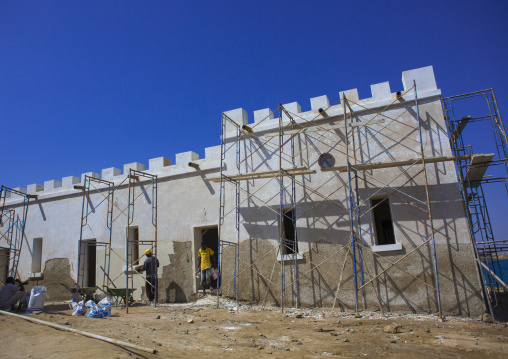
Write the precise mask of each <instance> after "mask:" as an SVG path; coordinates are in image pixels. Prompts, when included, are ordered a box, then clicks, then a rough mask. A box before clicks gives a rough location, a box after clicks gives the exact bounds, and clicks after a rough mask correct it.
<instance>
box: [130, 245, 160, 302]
mask: <svg viewBox="0 0 508 359" xmlns="http://www.w3.org/2000/svg"><path fill="white" fill-rule="evenodd" d="M145 256H146V259H145V262H144V263H143V264H142V265H139V266H137V267H136V268H135V269H136V270H137V271H139V272H146V280H145V282H146V283H145V289H146V296H147V297H148V301H150V302H153V301H155V298H156V296H157V293H156V290H155V289H156V286H157V268H159V260H158V259H156V258H155V257H153V256H152V250H151V249H147V250H145Z"/></svg>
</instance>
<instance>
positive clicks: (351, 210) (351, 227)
mask: <svg viewBox="0 0 508 359" xmlns="http://www.w3.org/2000/svg"><path fill="white" fill-rule="evenodd" d="M341 101H342V105H343V110H344V137H345V140H346V160H347V182H348V197H349V198H348V199H349V231H350V236H351V249H352V253H353V276H354V284H355V314H356V315H358V273H357V268H356V241H355V232H354V208H353V184H352V180H351V161H350V160H349V139H348V130H347V127H348V126H347V125H348V124H347V108H346V101H347V99H346V96H345V95H344V94H343V95H342V99H341Z"/></svg>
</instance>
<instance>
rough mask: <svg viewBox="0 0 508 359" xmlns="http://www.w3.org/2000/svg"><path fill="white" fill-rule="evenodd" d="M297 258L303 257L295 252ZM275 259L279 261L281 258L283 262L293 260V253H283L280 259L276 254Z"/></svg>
mask: <svg viewBox="0 0 508 359" xmlns="http://www.w3.org/2000/svg"><path fill="white" fill-rule="evenodd" d="M299 259H303V256H302V255H301V254H300V253H296V260H299ZM277 260H278V261H279V262H280V261H281V260H283V261H284V262H290V261H294V260H295V258H294V253H293V254H283V255H282V259H281V256H280V254H277Z"/></svg>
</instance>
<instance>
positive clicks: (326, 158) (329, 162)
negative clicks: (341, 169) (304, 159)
mask: <svg viewBox="0 0 508 359" xmlns="http://www.w3.org/2000/svg"><path fill="white" fill-rule="evenodd" d="M318 164H319V167H321V168H330V167H333V166H334V165H335V158H334V157H333V156H332V155H331V154H329V153H328V152H327V153H323V154H322V155H321V156H319V158H318Z"/></svg>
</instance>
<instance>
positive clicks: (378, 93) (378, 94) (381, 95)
mask: <svg viewBox="0 0 508 359" xmlns="http://www.w3.org/2000/svg"><path fill="white" fill-rule="evenodd" d="M370 92H371V93H372V98H374V99H379V100H383V99H386V98H390V96H391V95H392V92H391V90H390V83H389V82H388V81H386V82H381V83H380V84H374V85H370Z"/></svg>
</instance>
